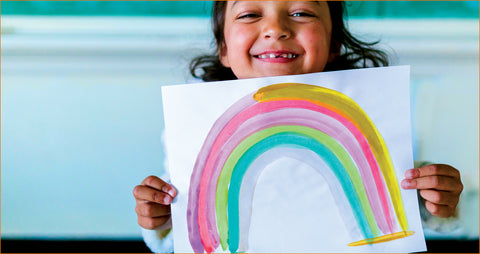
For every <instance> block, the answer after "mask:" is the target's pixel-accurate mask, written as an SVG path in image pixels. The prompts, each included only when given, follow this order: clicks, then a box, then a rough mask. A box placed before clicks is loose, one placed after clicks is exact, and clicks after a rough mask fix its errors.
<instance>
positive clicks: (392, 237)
mask: <svg viewBox="0 0 480 254" xmlns="http://www.w3.org/2000/svg"><path fill="white" fill-rule="evenodd" d="M413 234H415V232H414V231H400V232H397V233H393V234H388V235H382V236H378V237H374V238H368V239H365V240H361V241H358V242H353V243H349V244H348V246H361V245H367V244H376V243H384V242H389V241H393V240H397V239H401V238H405V237H408V236H411V235H413Z"/></svg>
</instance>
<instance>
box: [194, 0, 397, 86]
mask: <svg viewBox="0 0 480 254" xmlns="http://www.w3.org/2000/svg"><path fill="white" fill-rule="evenodd" d="M226 6H227V1H215V3H214V5H213V13H212V28H213V33H214V35H215V44H216V45H215V46H216V47H215V53H213V54H212V55H203V56H199V57H196V58H194V59H193V60H192V61H191V63H190V73H191V74H192V75H193V76H194V77H195V78H201V79H202V80H204V81H221V80H231V79H237V77H236V76H235V74H233V72H232V70H231V69H230V68H227V67H225V66H223V65H222V63H221V62H220V57H219V54H218V52H219V50H218V49H220V48H221V47H222V45H223V44H224V42H225V37H224V33H223V29H224V24H225V12H226ZM328 8H329V10H330V17H331V19H332V38H331V46H330V52H332V53H334V54H337V57H336V58H335V59H334V60H333V61H331V62H328V63H327V65H326V66H325V69H324V71H335V70H347V69H355V68H367V67H379V66H387V65H388V56H387V54H386V53H385V52H383V51H381V50H379V49H376V48H374V46H375V45H376V44H378V41H375V42H364V41H361V40H359V39H357V38H355V37H354V36H353V35H352V34H351V33H350V32H349V31H348V29H347V27H346V25H345V21H344V17H346V16H347V13H346V8H345V2H343V1H329V2H328ZM198 70H201V73H200V74H199V73H197V71H198Z"/></svg>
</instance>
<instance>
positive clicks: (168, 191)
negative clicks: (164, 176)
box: [162, 185, 175, 197]
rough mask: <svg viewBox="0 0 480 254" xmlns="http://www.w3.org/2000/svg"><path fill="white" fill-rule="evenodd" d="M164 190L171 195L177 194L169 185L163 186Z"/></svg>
mask: <svg viewBox="0 0 480 254" xmlns="http://www.w3.org/2000/svg"><path fill="white" fill-rule="evenodd" d="M162 191H163V192H166V193H168V195H170V196H172V197H173V196H175V190H174V189H173V188H172V187H169V186H167V185H165V186H163V187H162Z"/></svg>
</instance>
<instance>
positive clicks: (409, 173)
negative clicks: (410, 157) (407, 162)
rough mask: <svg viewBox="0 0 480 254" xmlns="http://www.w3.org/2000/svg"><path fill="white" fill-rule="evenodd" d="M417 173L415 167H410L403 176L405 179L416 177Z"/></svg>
mask: <svg viewBox="0 0 480 254" xmlns="http://www.w3.org/2000/svg"><path fill="white" fill-rule="evenodd" d="M418 175H419V172H418V169H417V168H412V169H409V170H407V171H406V172H405V177H406V178H407V179H413V178H416V177H418Z"/></svg>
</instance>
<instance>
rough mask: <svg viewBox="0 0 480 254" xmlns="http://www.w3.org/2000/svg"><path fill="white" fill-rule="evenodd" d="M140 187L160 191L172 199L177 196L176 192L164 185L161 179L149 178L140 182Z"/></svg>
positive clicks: (169, 186) (166, 184)
mask: <svg viewBox="0 0 480 254" xmlns="http://www.w3.org/2000/svg"><path fill="white" fill-rule="evenodd" d="M142 185H146V186H149V187H151V188H153V189H157V190H161V191H163V192H165V193H168V194H169V195H170V196H172V198H174V197H175V196H176V195H177V190H176V189H175V188H173V187H172V186H171V185H170V184H168V183H166V182H165V181H163V180H162V179H160V178H159V177H156V176H149V177H147V178H145V179H144V180H143V181H142Z"/></svg>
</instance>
